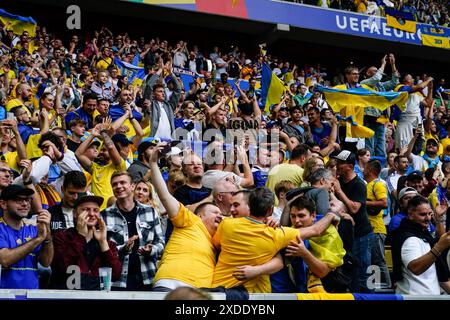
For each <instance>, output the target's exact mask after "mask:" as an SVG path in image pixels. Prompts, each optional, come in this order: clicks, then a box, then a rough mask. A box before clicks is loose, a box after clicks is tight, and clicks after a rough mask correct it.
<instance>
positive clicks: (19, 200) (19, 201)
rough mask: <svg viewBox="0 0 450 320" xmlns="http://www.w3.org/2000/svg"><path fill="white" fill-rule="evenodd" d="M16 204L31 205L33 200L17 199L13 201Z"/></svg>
mask: <svg viewBox="0 0 450 320" xmlns="http://www.w3.org/2000/svg"><path fill="white" fill-rule="evenodd" d="M12 200H13V201H14V202H15V203H18V204H20V203H23V202H25V203H31V198H16V199H12Z"/></svg>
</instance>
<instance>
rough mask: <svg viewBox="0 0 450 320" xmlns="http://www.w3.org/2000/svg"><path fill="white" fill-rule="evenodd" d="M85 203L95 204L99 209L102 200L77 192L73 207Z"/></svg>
mask: <svg viewBox="0 0 450 320" xmlns="http://www.w3.org/2000/svg"><path fill="white" fill-rule="evenodd" d="M85 202H95V203H96V204H98V206H99V207H101V206H102V204H103V198H102V197H99V196H94V195H89V194H87V193H86V192H79V193H78V197H77V199H76V200H75V202H74V204H73V207H74V208H76V207H78V206H79V205H80V204H82V203H85Z"/></svg>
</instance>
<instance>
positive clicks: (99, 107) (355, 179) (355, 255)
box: [0, 27, 450, 298]
mask: <svg viewBox="0 0 450 320" xmlns="http://www.w3.org/2000/svg"><path fill="white" fill-rule="evenodd" d="M0 31H1V32H0V35H1V50H2V53H1V55H0V105H1V108H0V109H1V112H0V119H1V122H0V124H1V125H0V134H1V139H0V141H1V144H0V148H1V162H0V191H1V193H0V207H1V213H0V217H1V218H0V265H1V268H2V269H1V282H0V288H30V289H36V288H57V289H69V288H72V289H73V288H76V289H84V290H98V289H100V282H99V268H100V267H109V268H111V269H112V279H113V281H114V282H113V290H129V291H136V290H155V291H170V290H173V289H175V288H178V287H182V286H188V287H195V288H203V289H205V290H209V291H223V292H225V293H226V294H227V296H228V297H230V298H233V297H234V298H236V297H237V298H245V297H248V293H249V292H250V293H253V292H375V291H377V292H383V290H385V291H386V292H389V290H394V289H395V290H396V292H399V293H403V294H437V295H438V294H440V293H441V292H449V291H450V290H449V288H450V287H449V282H448V280H449V270H448V264H447V261H446V256H447V252H448V248H449V247H450V233H447V232H448V229H449V227H450V219H447V214H446V213H447V209H448V203H449V201H450V184H449V183H448V181H449V177H450V138H449V135H450V117H449V115H448V107H449V100H448V90H447V89H445V79H433V78H431V77H430V76H427V75H425V74H424V75H411V74H408V73H407V72H408V70H397V67H396V58H395V56H394V55H393V54H389V55H386V56H384V57H381V61H380V62H376V63H374V66H371V67H369V68H367V69H364V71H363V70H361V69H358V68H357V67H356V66H354V65H352V66H349V67H347V68H346V69H345V70H344V72H343V73H342V74H341V73H339V74H336V75H334V76H333V77H331V76H330V75H328V74H327V73H326V72H324V70H323V68H321V66H319V65H318V66H315V67H298V66H297V65H296V64H294V63H292V62H291V61H287V60H284V59H281V58H279V57H275V56H273V55H271V54H270V51H268V48H266V47H265V46H264V45H261V46H260V48H259V54H258V55H256V56H254V57H253V56H252V57H250V56H247V55H246V54H245V53H244V52H241V51H240V50H239V48H238V47H236V46H235V47H234V48H233V50H232V51H231V52H225V51H223V50H221V49H220V48H218V47H214V48H213V49H212V50H211V51H210V52H207V51H205V50H206V49H205V48H199V47H197V46H196V45H191V44H189V45H188V43H186V42H184V41H179V42H177V43H168V42H167V41H165V40H162V39H158V38H155V39H145V38H139V39H131V38H130V36H129V35H128V34H127V33H120V34H113V33H112V32H111V31H109V30H108V29H107V28H106V27H104V28H102V30H101V31H99V32H95V33H94V34H92V35H91V37H90V38H82V37H80V36H79V35H75V34H74V35H73V36H72V37H71V39H70V42H68V43H63V41H62V40H61V39H59V38H57V37H54V36H53V35H52V34H50V33H49V32H47V30H46V29H45V28H44V27H40V28H38V30H37V34H36V37H34V38H32V37H31V36H30V35H29V34H28V33H27V32H24V33H23V34H21V35H15V34H14V32H12V31H10V30H7V29H6V28H4V27H2V28H1V30H0ZM119 60H120V61H121V62H126V63H128V64H129V65H128V66H130V65H132V66H136V67H137V66H142V67H143V68H144V72H145V78H143V79H141V81H137V80H136V79H133V81H131V80H130V79H129V78H128V77H127V75H126V74H120V72H119V71H120V70H122V69H121V67H119V66H118V65H117V64H116V62H117V61H119ZM265 65H268V66H269V67H270V70H271V71H272V72H273V76H276V77H278V78H279V79H281V80H282V81H283V82H284V83H285V85H286V90H285V93H284V94H283V95H282V97H279V98H280V101H279V103H276V104H273V105H271V106H269V108H266V106H265V105H264V104H263V101H262V96H263V95H264V91H265V90H267V88H265V87H264V85H261V82H262V80H263V79H262V78H263V77H264V75H263V73H264V68H265ZM186 70H187V71H189V72H190V73H191V74H196V76H195V80H194V82H192V83H191V84H190V86H189V87H183V86H182V81H181V80H180V77H181V75H182V74H183V72H185V71H186ZM424 72H426V70H424ZM272 81H273V79H272ZM318 84H321V85H324V86H335V88H338V89H343V90H346V89H351V88H359V87H364V88H368V89H370V90H372V91H377V92H381V93H383V92H387V91H394V92H396V93H398V94H400V93H402V94H403V95H407V102H406V108H400V107H397V106H392V107H390V108H388V109H386V110H380V109H379V108H377V106H376V105H373V106H369V105H368V106H366V108H357V107H353V106H352V105H351V102H352V101H351V100H349V105H348V106H346V107H345V108H344V109H341V111H340V112H334V111H333V108H332V107H331V106H330V103H329V101H328V102H327V99H326V95H327V94H326V93H321V92H320V91H318V90H316V87H317V85H318ZM244 85H245V86H246V88H243V87H244ZM349 117H350V118H351V119H350V120H349ZM358 119H362V120H361V121H360V123H358V124H357V126H359V127H363V128H366V129H367V128H368V129H370V130H372V131H373V134H372V135H371V136H364V137H362V136H361V135H359V134H358V132H357V131H354V130H353V127H354V125H353V123H352V122H353V121H359V120H358ZM389 246H390V247H389ZM389 248H392V249H391V250H390V249H389ZM385 252H390V253H391V255H392V266H393V269H392V270H389V269H390V267H391V263H389V261H388V263H387V262H386V261H387V260H389V259H387V258H388V257H387V256H385ZM388 265H389V268H388ZM73 266H76V267H77V268H78V270H79V272H80V274H81V280H80V282H79V283H78V286H77V284H72V283H71V280H70V279H72V278H71V277H70V276H71V273H70V270H73V268H72V267H73ZM370 270H375V272H376V275H377V276H376V277H375V280H373V279H372V280H371V279H369V276H370V275H371V274H372V271H370Z"/></svg>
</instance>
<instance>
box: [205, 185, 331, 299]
mask: <svg viewBox="0 0 450 320" xmlns="http://www.w3.org/2000/svg"><path fill="white" fill-rule="evenodd" d="M274 202H275V196H274V194H273V192H272V191H270V190H269V189H268V188H265V187H263V188H256V189H254V190H253V191H252V192H251V193H250V196H249V205H250V216H249V217H242V218H233V219H224V220H223V221H222V222H221V223H220V225H219V227H218V229H217V231H216V233H215V235H214V237H213V244H214V246H215V247H216V248H217V249H218V250H219V249H220V255H219V260H218V262H217V265H216V268H215V271H214V279H213V287H217V286H224V287H225V288H232V287H236V286H239V285H243V286H244V287H245V288H246V289H247V291H248V292H250V293H255V292H256V293H270V292H271V286H270V278H269V275H267V274H260V275H259V276H257V277H255V278H253V279H250V280H247V281H245V282H243V281H240V280H238V279H237V278H236V277H234V276H233V271H234V270H235V269H236V268H238V267H239V266H242V265H250V266H252V265H262V264H265V263H267V262H269V261H270V260H271V259H272V258H273V257H274V256H275V255H276V254H277V253H278V251H280V250H281V249H283V248H285V247H287V246H288V245H289V244H290V241H297V237H299V238H300V239H302V240H305V239H309V238H311V237H315V236H319V235H320V234H322V233H323V232H324V231H325V230H326V229H327V228H328V226H329V225H330V223H331V222H332V221H333V220H334V219H335V217H336V216H335V215H334V214H333V213H330V214H327V215H325V216H324V217H323V218H322V219H321V220H320V221H318V222H317V223H316V224H314V225H312V226H310V227H306V228H303V229H302V230H301V232H299V230H298V229H294V228H277V229H275V228H272V227H269V226H267V225H266V224H265V222H266V220H267V217H270V216H271V215H272V212H273V205H274Z"/></svg>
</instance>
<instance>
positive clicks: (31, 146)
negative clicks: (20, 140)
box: [25, 133, 43, 159]
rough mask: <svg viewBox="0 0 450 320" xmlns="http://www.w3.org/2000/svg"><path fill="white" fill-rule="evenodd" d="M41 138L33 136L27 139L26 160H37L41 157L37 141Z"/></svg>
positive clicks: (39, 135)
mask: <svg viewBox="0 0 450 320" xmlns="http://www.w3.org/2000/svg"><path fill="white" fill-rule="evenodd" d="M40 138H41V134H39V133H38V134H33V135H31V136H30V137H29V138H28V142H27V144H26V146H25V149H26V150H27V157H28V159H33V158H39V157H42V154H43V153H42V150H41V149H39V147H38V143H39V139H40Z"/></svg>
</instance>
